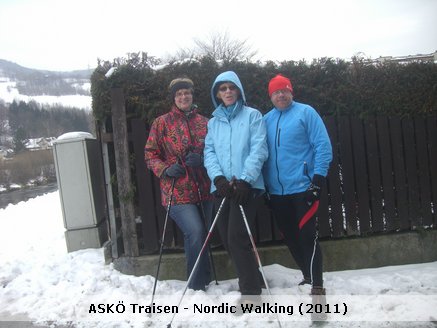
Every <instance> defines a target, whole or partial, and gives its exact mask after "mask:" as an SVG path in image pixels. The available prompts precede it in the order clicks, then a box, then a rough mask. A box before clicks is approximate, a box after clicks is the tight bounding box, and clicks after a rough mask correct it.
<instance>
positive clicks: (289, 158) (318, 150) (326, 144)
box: [263, 101, 332, 195]
mask: <svg viewBox="0 0 437 328" xmlns="http://www.w3.org/2000/svg"><path fill="white" fill-rule="evenodd" d="M264 121H265V122H266V127H267V143H268V146H269V158H268V160H267V161H266V162H265V165H264V168H263V174H264V178H265V180H266V185H267V189H268V192H269V193H270V194H273V195H291V194H295V193H299V192H303V191H305V190H307V189H308V187H309V186H310V184H311V179H312V177H313V175H314V174H319V175H322V176H324V177H326V175H327V174H328V168H329V163H330V162H331V160H332V147H331V141H330V140H329V136H328V132H327V131H326V128H325V125H324V123H323V121H322V118H321V117H320V116H319V114H318V113H317V112H316V110H315V109H314V108H312V107H311V106H309V105H306V104H302V103H298V102H296V101H293V102H292V103H291V105H290V106H289V107H288V108H286V109H284V110H282V111H281V110H278V109H277V108H273V109H272V110H271V111H269V112H268V113H267V114H266V115H265V116H264Z"/></svg>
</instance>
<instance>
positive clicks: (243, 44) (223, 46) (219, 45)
mask: <svg viewBox="0 0 437 328" xmlns="http://www.w3.org/2000/svg"><path fill="white" fill-rule="evenodd" d="M194 44H195V46H194V47H193V48H181V49H179V50H178V51H177V53H176V55H174V56H171V57H170V59H169V61H171V60H183V59H193V58H198V57H204V56H208V57H211V58H213V59H215V60H223V61H232V60H251V59H252V58H253V57H254V56H255V55H256V54H257V51H256V50H253V49H252V47H251V46H250V45H248V43H247V39H246V40H243V41H241V40H237V39H232V38H231V36H230V34H229V32H227V31H226V32H222V33H221V32H211V33H210V34H209V35H208V36H207V37H206V38H205V39H197V38H196V39H194Z"/></svg>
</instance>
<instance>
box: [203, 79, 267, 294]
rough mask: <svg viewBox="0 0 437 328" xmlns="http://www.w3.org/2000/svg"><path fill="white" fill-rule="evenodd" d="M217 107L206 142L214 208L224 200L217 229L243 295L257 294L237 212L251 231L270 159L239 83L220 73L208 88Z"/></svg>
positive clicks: (258, 286) (252, 262)
mask: <svg viewBox="0 0 437 328" xmlns="http://www.w3.org/2000/svg"><path fill="white" fill-rule="evenodd" d="M211 98H212V102H213V104H214V106H215V108H216V109H215V110H214V112H213V113H212V116H213V117H212V118H211V119H210V120H209V122H208V132H207V134H206V138H205V149H204V165H205V168H206V170H207V173H208V176H209V178H210V179H211V181H213V184H211V193H213V194H214V195H215V202H216V205H219V204H220V203H221V201H222V200H223V198H224V197H226V200H225V203H224V205H223V208H222V211H221V214H220V217H219V218H218V219H217V227H218V230H219V233H220V237H221V239H222V242H223V245H224V247H225V249H226V250H227V252H228V253H229V255H230V257H231V259H232V262H233V265H234V267H235V269H236V272H237V275H238V278H239V281H238V282H239V287H240V292H241V294H242V295H260V294H261V278H260V277H261V275H260V273H259V271H258V267H257V262H256V260H255V257H254V254H253V252H252V250H251V246H250V239H249V235H248V233H247V230H246V226H245V224H244V221H243V217H242V214H241V212H240V208H239V205H242V206H243V208H244V211H245V213H246V217H247V220H248V222H249V225H250V226H252V227H253V225H254V221H255V215H256V205H257V202H258V201H259V198H260V197H261V195H262V194H263V193H264V180H263V176H262V174H261V170H262V167H263V164H264V161H265V160H266V159H267V157H268V151H267V140H266V128H265V124H264V121H263V118H262V114H261V113H260V112H259V111H258V110H256V109H254V108H251V107H248V106H247V105H246V96H245V94H244V89H243V86H242V84H241V81H240V79H239V78H238V76H237V74H235V73H234V72H232V71H227V72H224V73H221V74H220V75H218V76H217V78H216V79H215V81H214V83H213V85H212V87H211Z"/></svg>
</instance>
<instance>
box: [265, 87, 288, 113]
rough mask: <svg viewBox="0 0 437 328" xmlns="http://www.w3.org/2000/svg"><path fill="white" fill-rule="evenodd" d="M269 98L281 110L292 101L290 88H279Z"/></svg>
mask: <svg viewBox="0 0 437 328" xmlns="http://www.w3.org/2000/svg"><path fill="white" fill-rule="evenodd" d="M270 100H271V101H272V103H273V105H274V106H275V107H276V108H277V109H279V110H283V109H286V108H287V107H288V106H290V104H291V102H292V101H293V95H292V94H291V91H290V90H288V89H281V90H277V91H275V92H273V93H272V96H271V98H270Z"/></svg>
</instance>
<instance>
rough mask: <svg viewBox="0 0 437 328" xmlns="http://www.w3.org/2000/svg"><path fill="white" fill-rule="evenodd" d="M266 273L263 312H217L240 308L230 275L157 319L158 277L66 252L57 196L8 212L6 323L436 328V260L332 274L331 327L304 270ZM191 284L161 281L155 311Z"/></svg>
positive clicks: (2, 268)
mask: <svg viewBox="0 0 437 328" xmlns="http://www.w3.org/2000/svg"><path fill="white" fill-rule="evenodd" d="M264 271H265V273H266V276H267V279H268V282H269V286H270V290H271V293H272V294H273V297H269V296H268V294H267V291H266V290H264V291H263V294H264V296H265V297H264V300H263V301H264V302H265V304H267V307H265V308H263V309H261V308H260V312H261V313H251V314H244V315H240V316H236V315H233V314H229V313H224V314H223V313H217V312H219V308H215V311H214V313H211V312H212V311H213V306H217V305H222V309H225V308H226V307H227V308H228V312H229V309H230V307H231V306H233V305H235V304H236V300H237V299H238V296H239V293H238V292H237V286H238V285H237V280H236V279H231V280H226V281H220V282H219V285H215V283H211V284H210V286H209V288H208V289H207V291H206V292H201V291H199V292H194V291H191V290H189V291H188V292H187V294H186V297H184V299H183V302H182V304H181V307H180V308H179V309H178V312H177V313H176V314H175V313H155V314H151V315H150V316H149V314H148V313H147V311H148V310H150V309H151V308H150V307H149V305H150V300H151V293H152V289H153V283H154V278H153V277H152V276H143V277H134V276H128V275H124V274H121V273H120V272H118V271H116V270H115V269H114V268H113V266H112V265H105V263H104V258H103V250H102V249H86V250H81V251H76V252H73V253H67V250H66V244H65V238H64V226H63V219H62V213H61V205H60V200H59V194H58V191H56V192H51V193H48V194H45V195H43V196H38V197H36V198H34V199H30V200H28V201H27V202H21V203H18V204H16V205H9V206H7V207H6V208H5V209H0V327H4V326H3V325H2V321H3V324H4V325H5V324H6V323H5V322H4V321H6V320H20V319H21V320H23V318H29V320H31V321H33V322H36V323H38V324H41V325H45V326H50V327H56V326H58V325H64V326H67V327H105V328H106V327H120V328H125V327H126V328H127V327H166V326H167V324H168V323H169V322H171V320H172V318H173V316H174V321H173V322H172V327H214V328H218V327H238V328H239V327H259V328H261V327H279V323H278V319H279V320H280V323H281V326H282V327H284V328H285V327H311V326H318V325H323V327H437V262H433V263H423V264H417V265H404V266H392V267H384V268H377V269H365V270H352V271H339V272H327V273H325V276H324V278H325V287H326V289H327V293H328V296H327V300H328V304H329V306H330V312H331V313H330V314H329V315H328V321H327V322H325V323H323V324H321V323H318V324H316V323H311V321H310V320H309V318H310V316H309V314H307V313H304V314H303V315H301V314H300V313H299V312H300V311H299V310H303V311H302V312H305V311H306V310H308V306H306V304H308V303H311V301H310V298H309V296H308V295H307V292H308V291H306V292H305V291H301V290H299V289H298V288H297V287H296V285H297V283H298V282H299V281H300V279H301V277H300V274H299V272H298V271H296V270H293V269H289V268H286V267H283V266H280V265H270V266H266V267H265V268H264ZM184 287H185V282H184V281H178V280H167V281H159V283H158V286H157V295H156V296H155V300H154V302H155V304H156V307H155V309H158V307H159V309H161V311H164V310H165V308H164V307H165V306H168V308H169V309H174V306H176V305H177V304H178V303H179V301H180V297H181V293H182V291H183V289H184ZM99 304H100V305H101V306H99ZM301 304H302V306H301ZM111 305H112V306H111ZM107 306H110V307H109V309H108V308H107ZM171 306H173V308H172V307H171ZM268 306H270V308H268ZM103 308H104V309H105V311H104V312H105V313H101V312H103ZM108 310H109V311H108ZM111 311H112V312H113V313H108V312H111ZM275 312H276V313H275ZM278 312H281V313H278ZM345 312H346V314H345ZM48 322H49V323H48ZM13 327H19V324H18V325H16V326H13Z"/></svg>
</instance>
